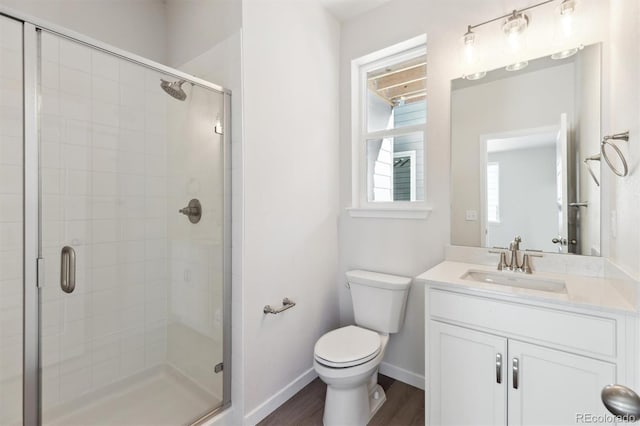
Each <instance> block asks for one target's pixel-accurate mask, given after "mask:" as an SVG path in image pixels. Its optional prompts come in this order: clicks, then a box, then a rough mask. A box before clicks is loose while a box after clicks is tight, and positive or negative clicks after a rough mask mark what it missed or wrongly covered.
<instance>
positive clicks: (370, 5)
mask: <svg viewBox="0 0 640 426" xmlns="http://www.w3.org/2000/svg"><path fill="white" fill-rule="evenodd" d="M389 1H391V0H320V3H322V4H323V5H324V7H326V8H327V10H329V12H331V13H332V14H333V15H334V16H335V17H336V18H338V19H339V20H341V21H347V20H349V19H352V18H355V17H356V16H358V15H362V14H363V13H365V12H368V11H370V10H372V9H375V8H376V7H378V6H381V5H383V4H385V3H388V2H389Z"/></svg>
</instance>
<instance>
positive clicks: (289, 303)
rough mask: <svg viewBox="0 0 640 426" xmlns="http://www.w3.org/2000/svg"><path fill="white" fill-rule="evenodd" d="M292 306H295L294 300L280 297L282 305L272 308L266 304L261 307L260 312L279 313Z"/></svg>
mask: <svg viewBox="0 0 640 426" xmlns="http://www.w3.org/2000/svg"><path fill="white" fill-rule="evenodd" d="M294 306H296V302H294V301H293V300H291V299H289V298H288V297H285V298H284V299H282V306H281V307H280V308H274V307H273V306H271V305H266V306H265V307H264V308H263V309H262V312H263V313H265V314H274V315H275V314H279V313H280V312H284V311H286V310H287V309H291V308H293V307H294Z"/></svg>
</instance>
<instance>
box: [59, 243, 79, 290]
mask: <svg viewBox="0 0 640 426" xmlns="http://www.w3.org/2000/svg"><path fill="white" fill-rule="evenodd" d="M60 288H62V291H64V292H65V293H72V292H73V290H74V289H75V288H76V251H75V250H74V249H73V247H69V246H64V247H63V248H62V253H61V254H60Z"/></svg>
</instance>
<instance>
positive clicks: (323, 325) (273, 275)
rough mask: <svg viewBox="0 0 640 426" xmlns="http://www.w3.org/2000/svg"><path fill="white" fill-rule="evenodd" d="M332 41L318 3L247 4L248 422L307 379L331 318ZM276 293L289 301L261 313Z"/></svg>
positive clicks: (331, 26) (333, 33)
mask: <svg viewBox="0 0 640 426" xmlns="http://www.w3.org/2000/svg"><path fill="white" fill-rule="evenodd" d="M339 37H340V27H339V24H338V22H337V21H336V20H335V18H334V17H333V16H332V15H330V14H329V13H328V12H327V11H325V10H324V9H323V8H322V6H321V5H320V4H319V3H317V2H316V1H307V2H300V1H293V0H288V1H287V0H267V1H265V0H248V1H245V2H244V5H243V70H244V76H243V97H244V99H243V107H244V117H243V119H244V203H245V211H244V212H245V213H244V233H245V234H244V235H245V239H244V262H243V263H244V264H243V269H244V277H243V281H244V282H243V293H244V299H243V305H244V309H245V314H244V324H243V328H244V330H243V333H244V345H245V348H244V350H245V361H244V369H245V380H244V390H245V393H246V394H245V407H246V412H248V413H249V414H248V419H247V422H248V423H253V422H256V421H258V420H260V419H261V418H262V417H263V416H264V415H266V414H268V412H269V411H270V410H271V409H274V408H275V407H277V405H279V404H280V403H282V402H284V400H285V399H286V398H288V396H286V394H287V389H283V388H284V387H285V386H287V385H288V384H290V383H291V382H292V381H294V380H296V378H298V377H299V376H301V375H302V378H301V380H300V381H299V382H298V384H304V383H306V381H307V380H310V379H311V378H313V377H314V373H313V370H312V365H313V347H314V344H315V342H316V340H317V339H318V338H319V337H320V336H321V335H322V334H323V333H325V332H326V331H328V330H330V329H331V328H333V327H335V326H337V325H338V308H337V303H336V302H337V300H338V297H337V294H336V290H337V289H336V287H335V285H334V283H335V276H336V270H337V260H338V259H337V255H336V253H337V248H338V241H337V235H338V230H337V223H336V218H337V214H338V194H337V191H338V161H339V158H338V132H337V127H336V123H338V112H337V109H338V93H339V87H338V72H337V70H338V52H339V50H340V45H339ZM283 297H290V298H291V299H293V300H294V301H295V302H296V303H297V306H295V307H294V308H293V309H290V310H288V311H286V312H285V313H283V314H280V315H277V316H274V315H264V314H263V313H262V308H263V307H264V305H266V304H271V305H276V306H278V305H279V304H280V303H281V301H282V298H283ZM289 390H291V389H289ZM280 391H283V392H284V393H279V392H280Z"/></svg>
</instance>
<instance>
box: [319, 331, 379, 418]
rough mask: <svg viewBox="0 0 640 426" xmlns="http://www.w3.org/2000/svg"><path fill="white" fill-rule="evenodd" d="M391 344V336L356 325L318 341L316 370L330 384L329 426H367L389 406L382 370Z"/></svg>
mask: <svg viewBox="0 0 640 426" xmlns="http://www.w3.org/2000/svg"><path fill="white" fill-rule="evenodd" d="M388 341H389V336H388V335H384V334H379V333H376V332H374V331H371V330H367V329H364V328H360V327H357V326H353V325H350V326H347V327H342V328H339V329H337V330H333V331H330V332H329V333H327V334H325V335H324V336H322V337H321V338H320V340H318V343H316V347H315V350H314V362H313V366H314V368H315V370H316V372H317V373H318V376H319V377H320V379H321V380H322V381H323V382H324V383H326V384H327V395H326V398H325V405H324V417H323V423H324V424H325V425H344V426H347V425H366V424H367V423H368V422H369V420H371V418H372V417H373V416H374V415H375V413H376V412H377V411H378V409H379V408H380V406H381V405H382V404H383V403H384V402H385V400H386V396H385V393H384V390H383V389H382V387H381V386H380V385H379V384H378V366H379V365H380V362H382V358H383V357H384V353H385V349H386V347H387V342H388Z"/></svg>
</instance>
